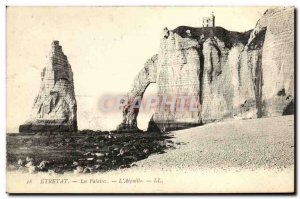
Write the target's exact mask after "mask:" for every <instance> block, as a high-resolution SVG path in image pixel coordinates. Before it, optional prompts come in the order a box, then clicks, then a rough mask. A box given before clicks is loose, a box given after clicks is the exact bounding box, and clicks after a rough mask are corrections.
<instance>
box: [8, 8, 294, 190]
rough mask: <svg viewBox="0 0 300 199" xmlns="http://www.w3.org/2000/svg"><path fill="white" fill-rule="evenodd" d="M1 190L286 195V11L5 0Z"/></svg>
mask: <svg viewBox="0 0 300 199" xmlns="http://www.w3.org/2000/svg"><path fill="white" fill-rule="evenodd" d="M6 19H7V29H6V36H7V37H6V46H7V48H6V49H7V52H6V54H7V57H6V59H7V69H6V70H7V75H6V77H7V79H6V82H7V132H6V133H7V134H6V138H7V139H6V142H7V146H6V148H7V162H6V170H7V176H6V178H7V179H6V181H7V192H8V193H293V192H294V174H295V170H294V164H295V162H294V152H295V141H294V137H295V135H294V131H295V129H294V110H295V105H294V103H295V102H294V99H295V92H294V88H295V87H294V82H295V77H294V76H295V75H294V71H295V61H294V60H295V54H294V51H295V50H294V49H295V43H294V41H295V35H294V32H295V24H294V22H295V8H294V7H275V6H274V7H22V6H18V7H14V6H9V7H7V9H6Z"/></svg>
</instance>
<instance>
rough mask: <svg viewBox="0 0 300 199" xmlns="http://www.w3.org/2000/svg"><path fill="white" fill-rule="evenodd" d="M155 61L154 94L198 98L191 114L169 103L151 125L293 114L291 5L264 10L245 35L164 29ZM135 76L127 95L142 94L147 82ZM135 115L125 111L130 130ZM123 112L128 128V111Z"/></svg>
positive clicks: (213, 30) (213, 29)
mask: <svg viewBox="0 0 300 199" xmlns="http://www.w3.org/2000/svg"><path fill="white" fill-rule="evenodd" d="M155 63H156V64H155V65H153V68H157V69H156V70H155V69H153V70H155V71H156V73H155V75H156V78H153V76H152V78H151V80H152V81H151V82H156V83H157V84H158V88H159V91H158V95H159V96H161V95H164V96H173V97H175V98H176V99H178V96H195V97H198V98H199V101H198V102H197V103H196V111H195V110H194V111H192V112H191V111H183V112H182V111H177V110H176V109H175V111H174V112H171V111H169V110H170V107H168V106H167V107H166V110H163V111H162V110H157V111H156V113H155V114H154V116H153V118H152V120H151V125H153V124H154V123H155V124H156V125H158V126H159V127H160V128H166V129H179V128H186V127H189V126H193V125H199V124H205V123H209V122H214V121H220V120H225V119H249V118H257V117H263V116H277V115H284V114H293V110H294V8H276V9H271V10H267V11H266V13H265V14H264V16H263V17H262V18H261V19H260V20H259V21H258V22H257V25H256V27H255V28H254V29H253V30H252V31H248V32H244V33H238V32H231V31H227V30H225V29H223V28H221V27H207V28H192V27H186V26H182V27H178V28H176V29H175V30H172V31H170V30H168V29H166V28H165V29H164V31H163V35H162V39H161V47H160V51H159V53H158V56H157V62H155ZM143 70H145V69H143ZM143 70H142V73H143ZM143 74H144V73H143ZM140 77H142V76H141V75H139V76H138V81H135V83H134V85H133V88H134V89H132V90H131V91H130V92H129V95H130V96H135V95H139V96H142V95H143V92H144V91H145V89H146V87H147V86H148V84H149V81H148V80H147V79H148V78H140ZM144 79H145V80H144ZM154 79H155V81H154ZM135 88H138V89H136V90H135ZM141 91H142V92H141ZM176 103H177V102H176ZM129 104H130V103H129ZM137 114H138V110H136V111H134V112H133V113H131V114H129V115H131V116H132V115H134V117H133V118H134V125H131V127H133V128H137V124H136V117H137ZM123 115H124V118H127V124H129V126H130V122H129V121H128V113H126V112H123ZM129 120H130V119H129Z"/></svg>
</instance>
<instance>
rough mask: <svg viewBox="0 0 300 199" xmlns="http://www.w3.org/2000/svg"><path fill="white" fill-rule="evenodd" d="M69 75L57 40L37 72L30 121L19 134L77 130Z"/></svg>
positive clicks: (73, 94) (69, 70)
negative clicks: (38, 82) (37, 79)
mask: <svg viewBox="0 0 300 199" xmlns="http://www.w3.org/2000/svg"><path fill="white" fill-rule="evenodd" d="M76 112H77V105H76V100H75V93H74V83H73V73H72V69H71V66H70V64H69V62H68V59H67V56H65V55H64V53H63V52H62V48H61V46H60V45H59V42H58V41H54V42H53V43H52V45H51V50H50V54H49V62H48V64H47V66H46V67H45V68H44V69H43V70H42V73H41V87H40V91H39V93H38V95H37V97H36V98H35V100H34V103H33V108H32V113H31V117H30V120H29V121H28V122H26V123H25V124H23V125H21V126H20V128H19V131H20V132H39V131H41V132H43V131H47V132H49V131H77V116H76Z"/></svg>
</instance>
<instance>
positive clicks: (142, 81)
mask: <svg viewBox="0 0 300 199" xmlns="http://www.w3.org/2000/svg"><path fill="white" fill-rule="evenodd" d="M157 59H158V58H157V55H154V56H153V57H151V58H150V59H148V60H147V62H146V63H145V65H144V68H143V69H142V70H141V71H140V72H139V74H138V75H137V76H136V78H135V79H134V83H133V86H132V89H131V90H130V91H129V92H128V94H127V99H128V103H126V104H125V105H124V107H123V121H122V123H121V124H120V125H119V126H118V128H117V129H118V130H123V131H126V130H130V131H134V130H138V128H137V116H138V113H139V108H138V103H139V100H141V99H142V98H143V95H144V92H145V90H146V88H147V87H148V85H149V84H150V83H154V82H156V71H157ZM133 106H134V107H136V108H132V107H133Z"/></svg>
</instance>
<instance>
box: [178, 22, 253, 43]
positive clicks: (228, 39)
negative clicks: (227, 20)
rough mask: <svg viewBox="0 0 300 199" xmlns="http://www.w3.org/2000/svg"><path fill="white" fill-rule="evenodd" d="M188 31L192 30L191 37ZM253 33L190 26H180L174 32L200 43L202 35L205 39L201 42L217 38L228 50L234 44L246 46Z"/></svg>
mask: <svg viewBox="0 0 300 199" xmlns="http://www.w3.org/2000/svg"><path fill="white" fill-rule="evenodd" d="M187 30H190V35H189V34H188V33H187V32H186V31H187ZM251 31H252V30H248V31H246V32H235V31H229V30H226V29H225V28H222V27H214V28H213V27H202V28H194V27H189V26H179V27H177V28H175V29H174V30H173V32H174V33H177V34H178V35H180V36H181V37H184V38H186V37H189V38H192V39H196V40H198V41H200V37H201V36H202V35H203V36H204V38H203V39H201V41H205V40H206V39H208V38H210V37H213V36H216V37H217V38H219V39H220V40H221V41H223V42H224V43H225V46H226V47H227V48H231V47H232V46H234V44H237V43H242V44H244V45H246V44H247V42H248V39H249V37H250V33H251ZM201 41H200V42H201Z"/></svg>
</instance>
